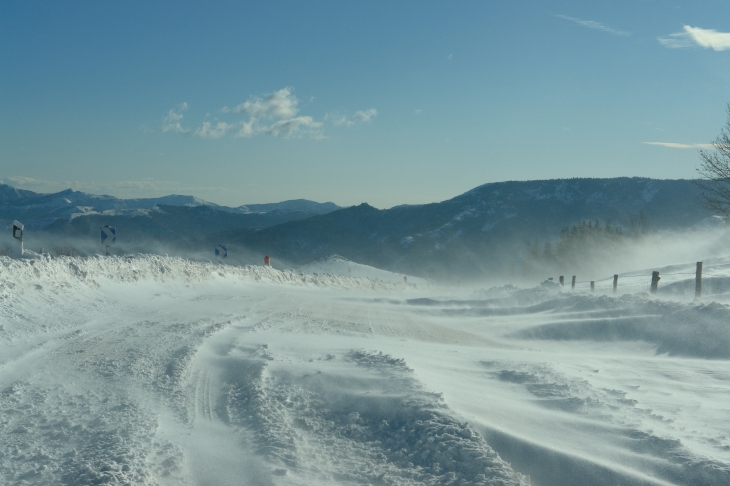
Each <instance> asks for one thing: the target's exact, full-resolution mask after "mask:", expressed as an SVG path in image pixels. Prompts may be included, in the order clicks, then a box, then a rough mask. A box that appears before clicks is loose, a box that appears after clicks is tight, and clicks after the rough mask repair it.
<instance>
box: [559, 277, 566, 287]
mask: <svg viewBox="0 0 730 486" xmlns="http://www.w3.org/2000/svg"><path fill="white" fill-rule="evenodd" d="M563 285H565V277H564V276H562V275H561V276H560V286H561V287H562V286H563Z"/></svg>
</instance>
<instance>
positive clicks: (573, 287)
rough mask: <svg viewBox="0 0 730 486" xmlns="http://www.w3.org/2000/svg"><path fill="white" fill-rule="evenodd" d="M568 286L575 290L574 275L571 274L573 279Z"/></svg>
mask: <svg viewBox="0 0 730 486" xmlns="http://www.w3.org/2000/svg"><path fill="white" fill-rule="evenodd" d="M570 288H571V289H573V290H575V275H573V280H572V281H571V282H570Z"/></svg>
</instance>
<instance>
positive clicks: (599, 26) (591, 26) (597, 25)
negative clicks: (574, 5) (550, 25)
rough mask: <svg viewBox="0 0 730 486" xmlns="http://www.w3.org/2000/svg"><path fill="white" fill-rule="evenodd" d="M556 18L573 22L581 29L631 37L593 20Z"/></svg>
mask: <svg viewBox="0 0 730 486" xmlns="http://www.w3.org/2000/svg"><path fill="white" fill-rule="evenodd" d="M556 17H558V18H560V19H564V20H570V21H571V22H575V23H576V24H578V25H580V26H583V27H588V28H589V29H595V30H600V31H603V32H608V33H609V34H613V35H618V36H621V37H628V36H630V35H631V32H626V31H623V30H618V29H614V28H613V27H609V26H607V25H603V24H602V23H600V22H596V21H595V20H583V19H577V18H575V17H570V16H568V15H556Z"/></svg>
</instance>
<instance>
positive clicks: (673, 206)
mask: <svg viewBox="0 0 730 486" xmlns="http://www.w3.org/2000/svg"><path fill="white" fill-rule="evenodd" d="M707 216H708V213H707V212H706V210H705V209H703V207H702V206H701V204H700V191H699V190H698V188H697V187H696V186H695V184H693V183H692V182H691V181H687V180H655V179H647V178H615V179H567V180H565V179H563V180H560V179H559V180H546V181H525V182H499V183H490V184H484V185H481V186H479V187H477V188H475V189H472V190H470V191H468V192H466V193H464V194H462V195H460V196H457V197H455V198H453V199H449V200H447V201H443V202H440V203H432V204H424V205H419V206H397V207H394V208H391V209H386V210H380V209H376V208H374V207H372V206H369V205H368V204H361V205H359V206H353V207H350V208H345V209H340V210H338V211H334V212H331V213H328V214H324V215H318V216H313V217H311V218H307V219H303V220H298V221H290V222H287V223H283V224H280V225H277V226H273V227H269V228H264V229H261V230H258V231H230V232H225V233H221V234H218V235H216V236H215V238H216V239H218V240H226V241H228V242H229V243H230V244H232V245H233V244H235V245H236V246H239V247H241V248H245V249H247V250H249V251H254V252H259V253H268V254H270V255H272V256H273V257H275V258H279V259H285V260H287V261H290V262H292V263H306V262H308V261H311V260H313V259H316V258H321V257H323V256H326V255H329V254H332V253H337V254H340V255H343V256H344V257H345V258H348V259H350V260H353V261H357V262H359V263H363V264H367V265H372V266H375V267H378V268H383V269H387V270H391V271H396V272H403V273H408V274H411V275H418V276H423V277H436V278H437V277H439V276H441V275H443V274H446V273H453V272H459V273H460V274H462V275H473V276H477V275H483V274H485V273H489V272H491V271H497V270H502V269H504V266H505V265H507V264H509V262H513V261H514V260H515V256H516V255H519V254H520V253H522V252H523V251H524V250H525V249H526V247H527V244H528V243H529V242H531V241H534V240H538V241H541V242H544V241H548V240H549V239H551V238H553V237H555V236H556V235H558V234H559V232H560V230H561V229H562V228H564V227H566V226H570V225H572V224H576V223H580V222H581V221H585V220H592V221H596V220H598V221H600V222H601V223H602V224H605V223H610V224H611V225H613V226H621V227H624V228H630V226H631V225H632V224H634V223H635V222H636V221H637V220H639V219H642V220H643V221H647V222H648V224H649V225H651V226H652V227H653V228H655V229H670V228H687V227H690V226H692V225H694V224H696V223H697V222H699V221H701V220H702V219H704V218H705V217H707Z"/></svg>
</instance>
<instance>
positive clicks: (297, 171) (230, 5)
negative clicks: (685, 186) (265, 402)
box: [0, 0, 730, 207]
mask: <svg viewBox="0 0 730 486" xmlns="http://www.w3.org/2000/svg"><path fill="white" fill-rule="evenodd" d="M0 66H2V75H0V182H5V183H9V184H12V185H15V186H16V187H22V188H26V189H31V190H35V191H39V192H50V191H57V190H61V189H64V188H67V187H72V188H74V189H78V190H83V191H86V192H92V193H105V194H112V195H115V196H119V197H143V196H157V195H164V194H170V193H180V194H193V195H196V196H198V197H202V198H203V199H206V200H210V201H213V202H216V203H219V204H226V205H231V206H237V205H240V204H245V203H263V202H274V201H280V200H285V199H295V198H306V199H313V200H317V201H333V202H335V203H337V204H340V205H351V204H358V203H360V202H365V201H366V202H369V203H370V204H372V205H374V206H377V207H390V206H393V205H397V204H405V203H424V202H432V201H440V200H444V199H448V198H450V197H453V196H456V195H458V194H460V193H462V192H464V191H467V190H469V189H471V188H473V187H475V186H477V185H480V184H483V183H486V182H495V181H503V180H528V179H545V178H564V177H616V176H646V177H655V178H691V177H694V175H695V167H696V166H697V164H698V156H697V150H698V147H701V146H702V144H708V143H709V142H711V141H712V140H713V139H714V138H715V137H716V136H717V135H718V133H719V130H720V128H721V127H722V126H723V125H724V123H725V120H726V113H725V107H726V105H727V103H728V102H730V4H728V3H727V1H705V2H703V1H679V2H671V1H660V0H656V1H651V0H643V1H637V0H632V1H612V2H578V1H510V2H498V1H471V2H469V1H459V2H432V1H423V0H419V1H402V2H385V1H384V2H375V1H368V2H341V1H338V2H327V1H317V2H315V1H288V2H280V1H267V2H257V3H253V2H184V1H174V2H173V1H154V2H149V1H146V2H135V1H125V2H98V1H94V2H83V1H76V2H61V1H44V2H34V1H28V2H2V5H0Z"/></svg>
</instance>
